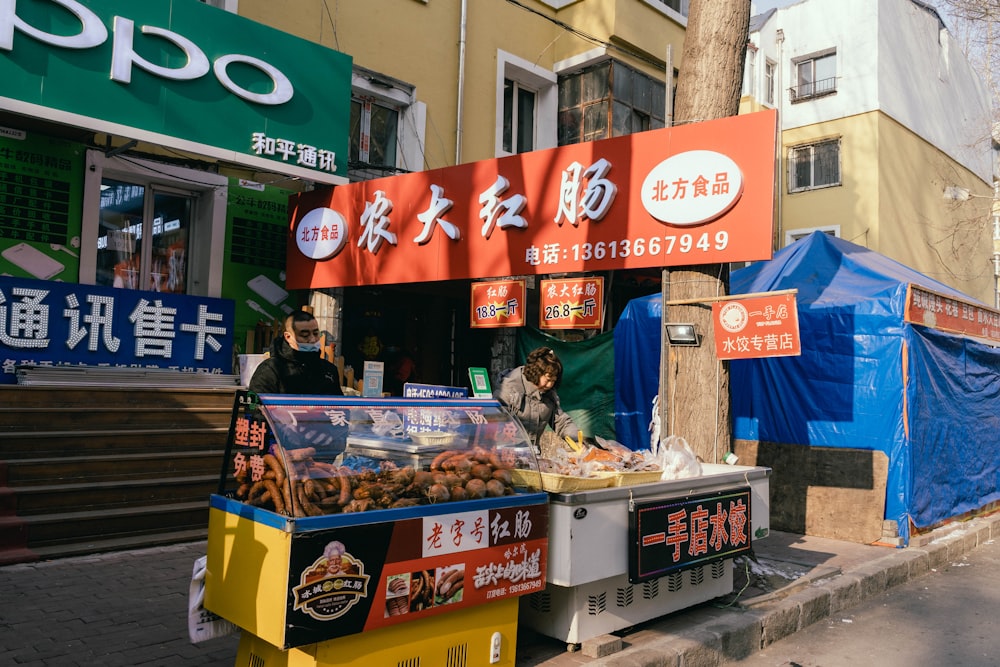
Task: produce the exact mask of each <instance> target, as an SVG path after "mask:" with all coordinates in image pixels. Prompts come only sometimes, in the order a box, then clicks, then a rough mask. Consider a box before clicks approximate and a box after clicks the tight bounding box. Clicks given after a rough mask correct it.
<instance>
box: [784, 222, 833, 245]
mask: <svg viewBox="0 0 1000 667" xmlns="http://www.w3.org/2000/svg"><path fill="white" fill-rule="evenodd" d="M813 232H823V233H824V234H826V235H827V236H832V237H833V238H835V239H839V238H840V225H829V226H827V227H805V228H802V229H792V230H789V231H786V232H785V246H790V245H792V244H793V243H795V242H796V241H798V240H799V239H804V238H805V237H807V236H809V235H810V234H812V233H813Z"/></svg>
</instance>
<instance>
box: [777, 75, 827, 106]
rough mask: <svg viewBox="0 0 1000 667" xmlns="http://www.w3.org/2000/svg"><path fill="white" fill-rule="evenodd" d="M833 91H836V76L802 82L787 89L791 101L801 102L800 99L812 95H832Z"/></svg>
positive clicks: (806, 98) (809, 97)
mask: <svg viewBox="0 0 1000 667" xmlns="http://www.w3.org/2000/svg"><path fill="white" fill-rule="evenodd" d="M835 92H837V77H835V76H832V77H830V78H829V79H820V80H819V81H811V82H809V83H804V84H802V85H801V86H792V87H791V88H789V89H788V94H789V97H790V98H791V101H792V102H801V101H802V100H808V99H812V98H814V97H823V96H824V95H832V94H833V93H835Z"/></svg>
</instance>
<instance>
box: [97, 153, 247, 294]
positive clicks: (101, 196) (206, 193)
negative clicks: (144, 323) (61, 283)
mask: <svg viewBox="0 0 1000 667" xmlns="http://www.w3.org/2000/svg"><path fill="white" fill-rule="evenodd" d="M86 159H87V170H86V172H85V175H84V197H83V211H84V212H83V218H82V222H83V225H82V233H81V246H80V282H81V283H84V284H88V285H106V286H109V287H121V288H125V289H139V290H150V291H154V292H175V293H180V294H196V295H200V296H219V295H220V293H221V289H222V263H223V260H224V253H225V247H224V244H223V243H221V240H222V239H223V238H224V236H225V229H226V206H225V202H226V195H225V193H226V191H227V188H228V179H227V178H226V177H224V176H220V175H218V174H213V173H209V172H205V171H200V170H195V169H189V168H186V167H179V166H175V165H169V164H162V163H157V162H152V161H148V160H142V159H139V158H134V157H131V156H112V157H108V156H107V155H106V154H105V153H103V152H102V151H98V150H89V151H87V156H86Z"/></svg>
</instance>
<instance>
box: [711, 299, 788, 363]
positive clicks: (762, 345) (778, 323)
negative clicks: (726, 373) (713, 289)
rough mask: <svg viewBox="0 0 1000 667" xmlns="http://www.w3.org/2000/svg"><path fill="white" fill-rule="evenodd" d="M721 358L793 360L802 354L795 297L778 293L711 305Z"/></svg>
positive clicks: (717, 347)
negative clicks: (780, 358)
mask: <svg viewBox="0 0 1000 667" xmlns="http://www.w3.org/2000/svg"><path fill="white" fill-rule="evenodd" d="M712 322H713V324H714V328H715V353H716V355H717V356H718V358H719V359H759V358H761V357H793V356H798V355H799V354H801V353H802V347H801V343H800V340H799V317H798V311H797V310H796V306H795V294H776V295H768V296H760V297H751V298H748V299H740V298H738V297H735V298H733V299H729V300H726V301H720V302H717V303H713V304H712Z"/></svg>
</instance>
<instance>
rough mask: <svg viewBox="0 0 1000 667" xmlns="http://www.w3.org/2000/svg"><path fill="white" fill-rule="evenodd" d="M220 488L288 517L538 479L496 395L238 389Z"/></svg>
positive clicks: (531, 486) (510, 491) (386, 505)
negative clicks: (312, 393) (392, 396)
mask: <svg viewBox="0 0 1000 667" xmlns="http://www.w3.org/2000/svg"><path fill="white" fill-rule="evenodd" d="M231 431H232V432H231V435H230V442H229V446H228V449H227V457H226V469H225V470H224V471H223V475H222V478H221V481H220V490H219V493H220V495H224V496H226V497H227V498H231V499H234V500H238V501H240V502H243V503H246V504H248V505H252V506H254V507H260V508H262V509H266V510H270V511H273V512H276V513H278V514H282V515H285V516H290V517H312V516H323V515H330V514H341V513H354V512H368V511H373V510H384V509H399V508H406V507H416V506H422V505H432V504H439V503H447V502H457V501H466V500H478V499H484V498H500V497H503V496H510V495H514V494H516V493H518V489H524V490H527V491H537V490H538V489H540V488H541V486H540V477H539V475H538V462H537V460H536V458H535V456H534V453H533V450H532V448H531V446H530V441H529V439H528V436H527V434H526V433H525V431H524V429H523V428H522V427H521V425H520V423H519V422H518V421H517V420H516V419H514V418H513V417H511V416H510V414H509V413H507V411H505V410H504V409H503V408H502V407H501V405H500V404H499V403H498V402H496V401H493V400H469V399H404V398H398V399H386V398H359V397H334V396H304V395H294V396H292V395H276V394H265V395H259V396H258V395H255V394H253V393H250V392H241V393H240V394H239V396H238V397H237V407H236V409H235V410H234V416H233V428H232V429H231Z"/></svg>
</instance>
